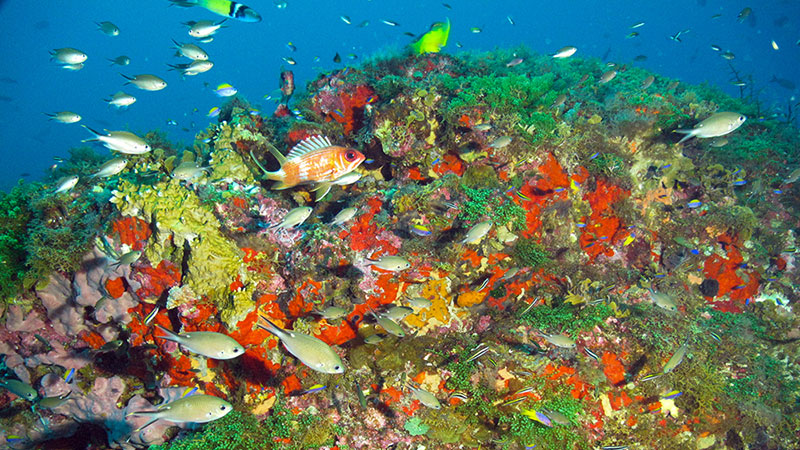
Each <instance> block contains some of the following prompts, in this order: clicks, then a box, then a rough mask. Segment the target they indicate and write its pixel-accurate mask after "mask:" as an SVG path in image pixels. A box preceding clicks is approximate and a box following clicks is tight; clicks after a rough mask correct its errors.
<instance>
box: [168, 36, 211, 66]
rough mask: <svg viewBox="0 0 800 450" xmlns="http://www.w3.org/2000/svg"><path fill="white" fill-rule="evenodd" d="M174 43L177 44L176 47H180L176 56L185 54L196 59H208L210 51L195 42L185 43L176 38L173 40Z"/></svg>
mask: <svg viewBox="0 0 800 450" xmlns="http://www.w3.org/2000/svg"><path fill="white" fill-rule="evenodd" d="M172 43H173V44H175V48H176V49H178V51H177V52H176V53H175V56H185V57H187V58H189V59H192V60H194V61H207V60H208V53H206V51H205V50H203V49H202V48H200V47H198V46H196V45H194V44H184V43H181V42H178V41H176V40H175V39H173V40H172Z"/></svg>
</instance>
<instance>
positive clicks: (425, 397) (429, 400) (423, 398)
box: [408, 386, 442, 409]
mask: <svg viewBox="0 0 800 450" xmlns="http://www.w3.org/2000/svg"><path fill="white" fill-rule="evenodd" d="M408 390H409V391H411V394H413V395H414V397H416V398H417V400H419V402H420V403H422V404H423V405H425V406H427V407H428V408H432V409H441V408H442V404H441V403H439V399H437V398H436V396H435V395H433V394H431V393H430V392H428V391H426V390H425V389H422V388H415V387H414V386H408Z"/></svg>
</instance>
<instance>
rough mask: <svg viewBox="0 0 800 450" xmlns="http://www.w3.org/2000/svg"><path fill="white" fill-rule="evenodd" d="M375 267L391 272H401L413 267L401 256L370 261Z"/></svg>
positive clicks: (383, 257) (382, 257)
mask: <svg viewBox="0 0 800 450" xmlns="http://www.w3.org/2000/svg"><path fill="white" fill-rule="evenodd" d="M367 261H369V262H370V263H371V264H372V265H373V266H375V267H377V268H379V269H383V270H388V271H390V272H400V271H403V270H406V269H408V268H409V267H411V263H410V262H408V261H407V260H405V259H403V258H401V257H399V256H381V257H380V258H379V259H377V260H372V259H368V260H367Z"/></svg>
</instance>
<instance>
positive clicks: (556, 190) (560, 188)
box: [553, 187, 567, 192]
mask: <svg viewBox="0 0 800 450" xmlns="http://www.w3.org/2000/svg"><path fill="white" fill-rule="evenodd" d="M566 190H567V188H563V187H559V188H555V189H553V192H564V191H566Z"/></svg>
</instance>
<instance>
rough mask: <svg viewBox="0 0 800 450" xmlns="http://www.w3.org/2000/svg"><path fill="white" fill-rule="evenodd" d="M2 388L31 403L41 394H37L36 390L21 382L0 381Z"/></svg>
mask: <svg viewBox="0 0 800 450" xmlns="http://www.w3.org/2000/svg"><path fill="white" fill-rule="evenodd" d="M0 388H3V389H6V390H8V391H9V392H11V393H12V394H14V395H16V396H17V397H20V398H24V399H25V400H27V401H29V402H32V401H34V400H36V398H37V397H39V393H38V392H36V389H34V388H33V387H32V386H31V385H30V384H28V383H23V382H22V381H19V380H0Z"/></svg>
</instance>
